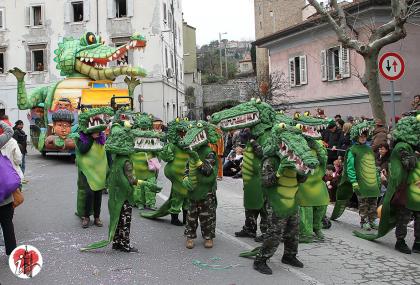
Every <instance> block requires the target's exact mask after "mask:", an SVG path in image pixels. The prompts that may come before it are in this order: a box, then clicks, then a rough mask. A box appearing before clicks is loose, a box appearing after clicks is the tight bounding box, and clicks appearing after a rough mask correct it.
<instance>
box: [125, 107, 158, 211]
mask: <svg viewBox="0 0 420 285" xmlns="http://www.w3.org/2000/svg"><path fill="white" fill-rule="evenodd" d="M133 121H134V122H133V123H134V128H135V129H140V130H141V131H143V132H144V134H146V133H147V137H144V138H143V139H140V140H139V141H138V142H137V143H136V145H137V146H138V147H139V148H142V149H143V150H144V151H136V152H135V153H133V154H131V155H130V159H131V161H132V162H133V167H134V174H135V175H136V177H137V178H138V179H141V180H145V181H148V182H150V183H154V184H156V183H157V175H158V171H159V169H160V166H161V165H160V163H159V160H158V157H159V153H160V151H162V149H163V143H161V141H160V139H161V138H162V135H161V134H160V133H158V132H156V131H154V130H153V116H152V115H148V114H146V113H137V114H135V115H134V119H133ZM142 190H143V191H142V192H141V194H140V200H139V202H138V204H137V207H138V208H139V209H140V210H143V209H147V210H157V208H156V193H155V192H153V191H151V190H150V189H149V188H147V187H143V188H142Z"/></svg>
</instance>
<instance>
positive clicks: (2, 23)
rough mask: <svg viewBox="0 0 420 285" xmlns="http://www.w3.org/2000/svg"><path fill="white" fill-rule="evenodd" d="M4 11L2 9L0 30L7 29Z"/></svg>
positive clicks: (0, 10) (0, 11)
mask: <svg viewBox="0 0 420 285" xmlns="http://www.w3.org/2000/svg"><path fill="white" fill-rule="evenodd" d="M4 18H5V16H4V9H0V30H3V29H5V28H6V24H5V22H6V21H5V20H4Z"/></svg>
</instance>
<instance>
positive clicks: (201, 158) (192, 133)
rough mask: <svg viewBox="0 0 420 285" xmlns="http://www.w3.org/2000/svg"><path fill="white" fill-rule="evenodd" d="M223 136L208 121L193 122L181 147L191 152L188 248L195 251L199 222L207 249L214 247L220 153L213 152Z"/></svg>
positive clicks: (187, 178) (188, 185)
mask: <svg viewBox="0 0 420 285" xmlns="http://www.w3.org/2000/svg"><path fill="white" fill-rule="evenodd" d="M219 138H220V135H219V134H218V133H217V131H216V127H215V126H214V125H211V124H209V123H207V122H204V121H198V122H197V121H193V122H191V124H190V125H189V126H188V131H187V133H186V134H185V136H184V138H183V139H182V140H181V142H180V145H181V146H182V147H183V148H184V149H188V153H189V154H190V159H189V161H188V167H187V173H188V174H187V176H186V177H185V178H184V180H183V183H184V186H185V187H186V188H187V189H188V191H189V192H188V200H189V203H188V219H187V223H186V228H185V235H186V236H187V245H186V246H187V248H193V246H194V244H193V239H195V238H196V237H197V233H196V231H197V227H198V220H199V219H200V227H201V233H202V236H203V238H204V239H205V240H206V241H205V244H204V246H205V247H206V248H210V247H213V238H214V237H215V231H216V208H217V199H216V188H217V182H216V177H217V170H218V165H217V163H216V153H215V152H214V151H213V150H212V149H211V148H210V146H209V143H210V144H215V143H217V141H218V140H219Z"/></svg>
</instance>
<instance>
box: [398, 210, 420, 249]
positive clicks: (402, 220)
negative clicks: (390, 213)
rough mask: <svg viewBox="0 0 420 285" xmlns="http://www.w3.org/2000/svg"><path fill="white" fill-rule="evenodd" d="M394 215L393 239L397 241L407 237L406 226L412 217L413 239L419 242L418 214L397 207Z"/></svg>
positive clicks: (419, 221)
mask: <svg viewBox="0 0 420 285" xmlns="http://www.w3.org/2000/svg"><path fill="white" fill-rule="evenodd" d="M396 213H397V224H396V227H395V237H396V238H397V239H405V237H406V236H407V225H408V223H409V222H410V221H411V219H412V218H413V216H414V237H415V238H416V241H420V212H419V211H411V210H409V209H407V208H404V207H398V209H397V210H396Z"/></svg>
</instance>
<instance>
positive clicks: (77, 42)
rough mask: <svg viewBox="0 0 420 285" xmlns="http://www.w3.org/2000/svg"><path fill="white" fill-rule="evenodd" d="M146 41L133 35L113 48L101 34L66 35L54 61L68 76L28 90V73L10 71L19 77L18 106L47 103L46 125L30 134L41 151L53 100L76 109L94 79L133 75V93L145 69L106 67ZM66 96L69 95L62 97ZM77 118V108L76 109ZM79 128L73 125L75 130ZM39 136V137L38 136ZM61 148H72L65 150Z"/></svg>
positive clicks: (110, 78) (130, 87)
mask: <svg viewBox="0 0 420 285" xmlns="http://www.w3.org/2000/svg"><path fill="white" fill-rule="evenodd" d="M145 46H146V40H145V39H144V38H143V37H142V36H139V35H134V36H132V37H131V38H130V41H129V42H128V43H127V44H125V45H123V46H121V47H119V48H115V47H110V46H107V45H105V44H104V43H103V42H102V39H101V37H100V36H96V35H94V34H93V33H90V32H88V33H85V34H84V35H83V36H82V37H81V38H80V39H73V38H64V39H63V40H62V41H61V42H60V43H59V44H58V48H57V49H56V50H55V51H54V54H55V58H54V62H56V63H57V65H56V68H57V69H58V70H59V71H60V74H61V76H64V77H65V79H64V80H62V81H59V82H55V83H52V84H50V85H49V86H42V87H38V88H35V89H33V90H31V92H29V93H27V90H26V86H25V81H24V77H25V74H26V73H25V72H23V71H22V70H20V69H19V68H16V67H15V68H14V69H12V70H10V71H9V72H10V73H12V74H13V75H14V76H15V77H16V79H17V81H18V82H17V105H18V108H19V109H20V110H27V109H32V108H35V107H37V106H39V105H40V104H44V105H43V106H44V124H43V125H42V126H38V127H37V130H36V131H34V132H33V133H32V135H31V137H32V141H33V142H37V143H36V144H35V145H36V146H37V147H38V150H39V151H48V149H45V148H44V139H45V136H46V134H47V128H48V124H49V123H51V113H53V112H54V111H55V108H54V102H58V101H60V99H67V100H69V98H70V97H71V99H72V102H70V101H71V100H69V103H70V104H69V106H71V108H73V109H75V108H76V104H77V100H78V99H79V98H81V96H83V95H82V94H83V92H82V91H83V90H86V89H90V87H89V84H90V82H91V81H95V80H110V81H113V80H114V79H116V78H117V77H118V76H120V75H126V76H130V77H131V80H130V79H128V78H126V80H125V82H126V83H127V84H128V89H129V94H130V95H132V93H133V91H134V88H135V86H137V85H138V84H139V83H140V82H139V81H138V80H136V79H135V78H136V77H144V76H146V72H145V71H144V70H143V69H142V68H140V67H129V66H122V65H120V66H116V67H107V65H108V63H111V62H115V61H118V60H121V59H122V58H123V57H125V56H126V53H127V51H128V50H129V49H143V48H145ZM63 97H66V98H63ZM73 112H74V115H75V117H76V115H77V110H73ZM75 129H76V128H74V131H75ZM38 137H39V139H38ZM61 151H70V152H71V151H73V149H71V148H70V149H64V150H61Z"/></svg>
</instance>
